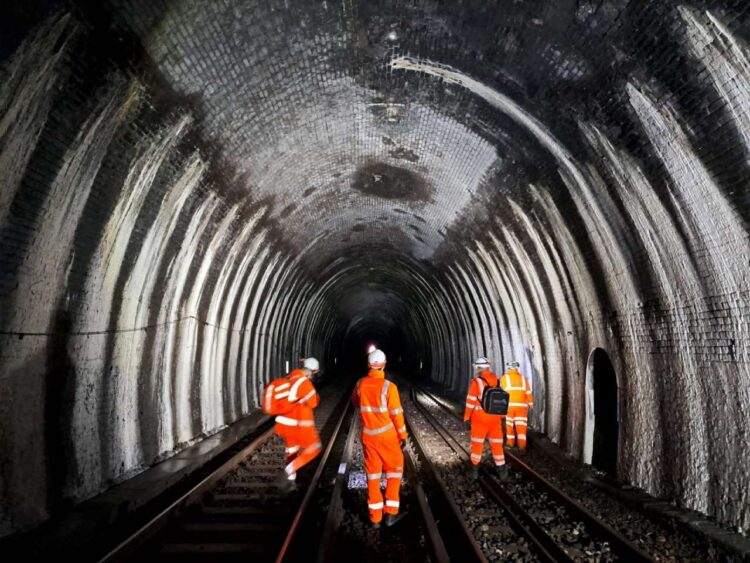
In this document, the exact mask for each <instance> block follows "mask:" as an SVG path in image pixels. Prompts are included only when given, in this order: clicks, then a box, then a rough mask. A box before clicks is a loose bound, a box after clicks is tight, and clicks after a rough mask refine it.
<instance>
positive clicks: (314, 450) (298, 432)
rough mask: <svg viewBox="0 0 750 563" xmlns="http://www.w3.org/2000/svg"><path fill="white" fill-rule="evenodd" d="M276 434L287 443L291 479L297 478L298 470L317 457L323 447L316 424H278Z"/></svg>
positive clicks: (287, 469) (287, 461) (288, 475)
mask: <svg viewBox="0 0 750 563" xmlns="http://www.w3.org/2000/svg"><path fill="white" fill-rule="evenodd" d="M276 434H278V435H279V437H280V438H281V439H282V440H284V444H285V445H286V463H287V465H286V467H285V468H284V471H285V472H286V476H287V478H288V479H290V480H294V479H296V478H297V471H299V470H300V469H301V468H302V467H304V466H305V465H307V464H308V463H310V462H311V461H312V460H313V459H315V458H316V457H317V455H318V454H319V453H320V450H321V449H322V447H321V444H320V437H319V436H318V431H317V430H315V426H287V425H285V424H279V423H277V424H276Z"/></svg>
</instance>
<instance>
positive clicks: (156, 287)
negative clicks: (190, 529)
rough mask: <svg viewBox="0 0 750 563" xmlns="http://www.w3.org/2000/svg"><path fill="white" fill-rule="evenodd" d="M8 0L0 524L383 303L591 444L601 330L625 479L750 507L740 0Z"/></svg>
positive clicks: (744, 510)
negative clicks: (487, 361) (525, 392)
mask: <svg viewBox="0 0 750 563" xmlns="http://www.w3.org/2000/svg"><path fill="white" fill-rule="evenodd" d="M6 22H7V23H5V24H3V25H5V26H7V27H6V28H3V30H2V31H3V34H2V36H3V37H4V40H3V41H2V45H1V48H2V50H0V57H1V58H2V60H3V66H2V74H1V75H0V76H2V81H0V108H2V113H1V116H0V182H1V183H2V186H1V187H2V190H1V191H0V217H1V218H2V233H1V234H0V252H2V264H3V268H2V277H1V278H0V284H2V285H1V287H2V290H1V296H0V299H2V308H1V309H0V325H1V326H0V329H1V330H2V335H0V337H1V338H2V340H1V342H2V344H1V346H2V347H1V348H0V350H1V352H0V354H1V356H0V358H1V361H0V393H1V394H2V397H3V401H2V403H1V404H2V406H1V407H0V409H2V410H1V412H0V416H2V420H3V421H4V422H3V424H2V426H0V452H2V454H0V500H2V503H1V504H2V509H1V510H0V534H3V535H4V534H8V533H11V532H13V531H17V530H21V529H26V528H28V527H30V526H33V525H36V524H38V523H39V522H41V521H43V520H44V519H45V518H47V517H48V516H49V515H50V514H52V513H54V512H55V511H56V510H59V509H62V508H64V507H65V506H66V505H67V504H69V503H71V502H78V501H81V500H83V499H85V498H88V497H90V496H92V495H94V494H96V493H98V492H100V491H102V490H104V489H106V488H107V487H108V486H110V485H111V484H112V483H115V482H118V481H121V480H124V479H126V478H127V477H129V476H131V475H133V474H135V473H137V472H139V471H141V470H143V469H144V468H145V467H148V466H149V465H151V464H153V463H154V462H156V461H158V460H160V459H163V458H165V457H168V456H169V455H171V454H172V453H174V452H175V451H178V450H180V449H181V448H183V447H185V446H186V445H187V444H189V443H191V442H193V441H195V440H197V439H200V438H201V437H202V436H205V435H207V434H210V433H213V432H215V431H217V430H218V429H220V428H222V427H223V426H224V425H226V424H228V423H231V422H232V421H234V420H236V419H237V418H239V417H240V416H242V415H243V414H245V413H247V412H249V411H250V410H251V409H252V408H254V407H255V406H256V405H257V399H258V395H257V393H258V390H259V389H260V386H261V385H262V383H263V381H267V380H268V378H269V377H272V376H275V375H276V374H278V373H280V372H281V371H282V370H283V369H284V362H285V361H287V360H290V359H291V360H294V359H296V358H297V357H299V355H300V354H312V355H318V356H320V357H321V358H323V360H324V365H325V363H326V362H327V363H328V364H330V363H331V361H332V359H333V356H334V355H335V354H336V353H338V352H337V346H339V345H340V340H341V338H342V337H343V335H344V334H348V332H347V331H352V330H354V331H355V332H357V331H358V332H359V333H361V334H366V333H367V331H368V330H371V329H372V326H373V323H375V322H376V321H377V322H378V323H381V324H382V323H390V324H388V326H394V327H395V326H398V327H401V330H403V331H404V333H405V334H406V336H407V337H408V339H409V340H410V342H411V343H412V345H413V351H414V354H415V358H416V357H418V358H419V359H420V361H421V360H422V359H424V360H425V362H426V369H427V370H428V372H429V375H430V376H431V377H432V378H433V379H435V380H436V381H438V382H441V383H443V384H445V385H446V387H447V388H450V389H452V390H456V391H461V390H464V389H465V388H466V385H467V383H468V369H467V366H468V365H469V364H470V361H471V357H472V356H474V355H476V354H479V353H483V354H487V355H489V356H490V357H491V358H492V360H493V362H494V363H495V365H496V366H499V365H502V363H503V362H504V361H506V360H509V359H512V358H515V359H517V360H519V361H520V362H521V366H522V371H524V372H525V373H526V374H527V375H528V376H529V377H530V378H531V380H532V382H533V385H534V388H535V394H536V396H537V401H536V405H537V406H536V408H535V409H534V411H533V417H532V423H533V426H535V427H536V428H537V429H539V430H541V431H544V432H546V433H548V434H549V435H550V436H551V437H552V438H553V439H554V440H556V441H557V442H559V443H560V444H561V446H562V447H563V448H564V449H566V450H567V451H568V452H569V453H571V454H572V455H574V456H576V457H579V458H580V457H582V456H583V455H584V450H585V429H586V422H587V416H588V415H587V412H586V400H585V397H586V387H587V369H588V368H589V363H590V362H589V357H590V355H591V352H592V351H593V350H594V349H595V348H602V349H603V350H605V351H606V352H607V354H608V355H609V356H610V358H611V359H612V362H613V364H614V367H615V371H616V374H617V376H618V385H619V391H620V402H619V418H620V441H619V455H618V475H619V476H620V477H622V478H624V479H626V480H628V481H630V482H632V483H634V484H636V485H638V486H641V487H644V488H645V489H646V490H648V491H649V492H652V493H654V494H657V495H666V496H669V497H671V498H674V499H676V500H677V501H678V502H679V503H680V504H683V505H686V506H689V507H692V508H696V509H698V510H701V511H703V512H707V513H709V514H712V515H714V516H716V517H717V518H718V519H719V520H720V521H722V522H724V523H727V524H729V525H733V526H739V527H741V528H744V529H747V528H748V527H750V509H748V506H750V492H748V488H747V483H748V482H750V461H748V459H747V455H746V454H745V452H747V451H748V447H749V446H750V436H749V435H748V432H747V431H748V428H750V370H748V360H749V359H750V344H749V342H750V338H748V337H749V336H750V334H749V333H750V321H749V320H748V319H750V314H749V313H750V311H748V308H749V305H748V303H749V300H748V280H747V278H748V276H747V272H748V265H749V264H750V239H749V237H748V218H749V217H750V205H748V203H749V202H750V191H749V190H748V189H747V181H748V172H750V167H749V166H748V154H750V153H749V150H750V144H749V141H750V138H748V134H747V132H748V131H750V49H749V48H748V43H747V41H748V38H749V37H750V22H748V8H747V7H745V6H744V3H743V2H739V1H738V2H698V1H694V2H684V3H679V4H678V3H674V2H667V1H659V2H651V3H647V2H626V1H624V0H623V1H622V2H594V1H581V2H574V1H572V0H570V1H561V2H555V3H548V2H547V3H545V2H526V3H516V2H510V1H497V2H479V1H477V2H473V1H467V2H461V3H458V2H457V3H454V5H443V4H442V3H440V2H434V1H429V0H420V1H416V2H395V1H372V2H367V3H360V2H356V1H352V0H345V1H344V2H342V3H340V4H339V3H337V4H335V5H334V4H333V3H331V2H312V3H311V2H303V1H302V0H299V1H281V0H278V1H275V0H274V1H271V2H215V3H210V4H209V3H203V2H198V1H185V2H180V3H169V2H154V1H148V2H146V1H145V0H143V1H132V2H124V1H119V0H118V1H115V0H112V1H110V2H103V3H98V2H71V3H70V4H63V3H58V2H55V1H39V2H30V3H28V5H26V6H24V7H14V8H12V9H11V14H10V16H9V17H8V18H6ZM368 319H369V320H368ZM373 319H375V320H373ZM368 323H369V324H368ZM339 351H340V350H339ZM589 376H590V373H589Z"/></svg>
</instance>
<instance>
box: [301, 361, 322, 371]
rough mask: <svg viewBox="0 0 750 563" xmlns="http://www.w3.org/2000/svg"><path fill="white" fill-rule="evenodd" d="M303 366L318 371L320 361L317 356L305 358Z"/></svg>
mask: <svg viewBox="0 0 750 563" xmlns="http://www.w3.org/2000/svg"><path fill="white" fill-rule="evenodd" d="M302 367H303V368H305V369H309V370H310V371H318V370H319V369H320V363H318V360H316V359H315V358H305V359H304V360H303V361H302Z"/></svg>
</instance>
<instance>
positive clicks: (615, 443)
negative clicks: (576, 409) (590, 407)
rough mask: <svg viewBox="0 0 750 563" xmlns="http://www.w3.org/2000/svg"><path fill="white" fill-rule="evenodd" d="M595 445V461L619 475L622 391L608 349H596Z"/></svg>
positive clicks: (603, 469)
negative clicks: (620, 395) (619, 391)
mask: <svg viewBox="0 0 750 563" xmlns="http://www.w3.org/2000/svg"><path fill="white" fill-rule="evenodd" d="M593 362H594V365H593V378H594V445H593V455H592V458H591V464H592V465H593V466H594V467H596V468H597V469H601V470H602V471H605V472H606V473H609V474H610V475H613V476H615V475H617V452H618V447H619V439H620V423H619V418H618V413H619V410H620V406H619V395H618V387H617V376H616V375H615V368H614V367H613V366H612V362H611V361H610V359H609V356H608V355H607V353H606V352H605V351H604V350H602V349H601V348H597V349H596V350H594V355H593Z"/></svg>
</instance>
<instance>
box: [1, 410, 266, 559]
mask: <svg viewBox="0 0 750 563" xmlns="http://www.w3.org/2000/svg"><path fill="white" fill-rule="evenodd" d="M269 420H270V417H269V416H268V415H266V414H263V413H262V412H261V411H260V410H254V411H253V412H251V413H250V414H248V415H247V416H245V417H243V418H241V419H240V420H238V421H236V422H234V423H232V424H230V425H229V426H227V427H225V428H223V429H222V430H220V431H218V432H216V433H215V434H212V435H211V436H208V437H206V438H204V439H203V440H200V441H198V442H196V443H194V444H193V445H191V446H188V447H186V448H185V449H183V450H181V451H180V452H178V453H176V454H175V455H173V456H172V457H170V458H168V459H166V460H164V461H162V462H160V463H157V464H156V465H154V466H152V467H150V468H148V469H146V470H145V471H142V472H141V473H139V474H137V475H135V476H134V477H131V478H129V479H127V480H125V481H123V482H121V483H119V484H117V485H115V486H113V487H111V488H109V489H107V490H106V491H105V492H103V493H101V494H99V495H97V496H95V497H93V498H90V499H88V500H86V501H84V502H82V503H80V504H78V505H77V506H75V507H74V508H73V509H71V510H70V511H68V512H66V513H62V514H58V515H57V516H53V517H52V518H50V519H49V520H47V521H46V522H44V523H42V524H41V525H39V526H37V527H35V528H33V529H31V530H28V531H22V532H18V533H15V534H12V535H10V536H7V537H5V538H0V548H9V549H10V552H11V553H23V554H24V555H26V556H28V555H31V556H37V555H42V554H52V553H55V554H59V553H61V552H63V553H64V552H67V551H69V550H75V552H76V555H78V556H80V555H81V550H82V549H83V550H85V549H87V546H91V545H92V538H94V537H102V536H103V535H104V534H105V533H107V531H108V530H109V529H110V528H111V527H112V525H113V524H114V525H116V524H118V523H120V522H123V521H125V520H127V519H128V517H130V516H133V515H135V514H137V512H138V511H139V510H141V509H143V508H144V507H145V506H146V505H147V504H148V503H150V502H151V501H154V500H156V499H158V497H159V495H161V494H163V493H165V492H166V491H167V490H168V489H170V488H171V487H173V486H175V485H176V484H177V483H179V482H180V481H183V480H185V479H188V478H189V477H190V476H191V475H193V474H194V473H195V472H196V471H197V470H199V469H201V468H202V467H203V466H205V464H206V463H208V462H210V461H211V460H213V459H215V458H216V457H218V456H220V455H221V454H223V453H224V452H226V451H227V450H228V449H229V448H231V447H232V446H234V445H235V444H236V443H237V442H238V441H240V440H241V439H242V438H244V437H245V436H247V435H248V434H251V433H253V432H254V431H256V430H257V429H258V428H259V427H261V426H262V425H263V424H264V423H266V422H268V421H269ZM121 539H122V538H113V540H112V544H113V545H114V543H115V542H116V541H119V540H121ZM4 552H7V551H6V550H5V549H4ZM94 555H96V554H94Z"/></svg>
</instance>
